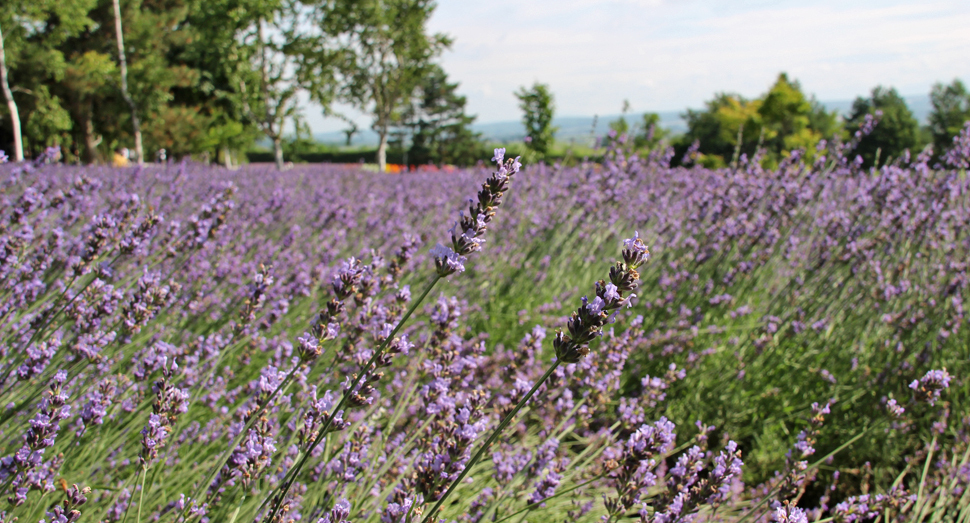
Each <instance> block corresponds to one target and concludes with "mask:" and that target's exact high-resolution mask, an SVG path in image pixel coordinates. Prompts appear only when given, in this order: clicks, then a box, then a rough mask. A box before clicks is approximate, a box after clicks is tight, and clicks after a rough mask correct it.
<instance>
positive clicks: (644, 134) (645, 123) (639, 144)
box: [633, 113, 669, 149]
mask: <svg viewBox="0 0 970 523" xmlns="http://www.w3.org/2000/svg"><path fill="white" fill-rule="evenodd" d="M668 134H669V132H668V131H667V130H666V129H664V128H663V127H660V115H659V114H657V113H643V119H642V120H641V122H640V128H639V131H638V132H637V134H636V135H635V136H634V137H633V145H634V146H635V147H636V148H638V149H653V148H655V147H656V146H657V145H658V144H659V143H660V142H661V141H663V140H664V139H666V138H667V135H668Z"/></svg>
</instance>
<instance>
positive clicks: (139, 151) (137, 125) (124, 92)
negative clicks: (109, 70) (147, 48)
mask: <svg viewBox="0 0 970 523" xmlns="http://www.w3.org/2000/svg"><path fill="white" fill-rule="evenodd" d="M114 8H115V37H116V39H117V41H118V63H119V65H120V68H121V97H122V98H124V99H125V103H127V104H128V107H130V108H131V126H132V127H133V128H134V134H135V158H136V159H137V161H138V165H143V164H144V163H145V150H144V149H143V148H142V144H141V122H140V121H139V120H138V108H137V107H136V106H135V101H134V100H133V99H132V98H131V95H129V94H128V61H127V59H126V58H125V40H124V37H123V36H122V31H121V3H120V2H119V0H114Z"/></svg>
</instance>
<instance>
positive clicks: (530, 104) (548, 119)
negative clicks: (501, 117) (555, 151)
mask: <svg viewBox="0 0 970 523" xmlns="http://www.w3.org/2000/svg"><path fill="white" fill-rule="evenodd" d="M515 97H516V98H518V99H519V108H520V109H522V112H523V115H522V123H523V124H525V132H526V138H527V140H526V146H527V147H528V148H529V149H530V150H532V151H533V152H534V153H535V154H536V155H537V156H538V157H539V158H540V159H541V158H543V157H544V156H545V155H546V154H547V153H548V152H549V146H551V145H552V143H553V140H555V134H556V131H557V129H556V128H555V127H553V125H552V117H553V115H554V114H555V110H556V108H555V103H554V100H553V96H552V92H551V91H550V90H549V86H548V85H546V84H540V83H539V82H536V83H534V84H533V85H532V88H531V89H526V88H525V87H521V88H519V90H518V91H516V93H515Z"/></svg>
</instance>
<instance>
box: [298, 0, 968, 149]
mask: <svg viewBox="0 0 970 523" xmlns="http://www.w3.org/2000/svg"><path fill="white" fill-rule="evenodd" d="M429 30H430V31H431V32H442V33H445V34H448V35H450V36H451V37H452V38H453V39H454V45H453V46H452V47H451V49H449V50H447V51H445V52H444V54H443V55H442V56H441V58H440V61H441V63H442V65H443V66H444V69H445V71H446V72H447V73H448V75H449V77H450V78H451V80H452V81H457V82H460V84H461V85H460V87H459V92H460V93H461V94H463V95H465V96H466V97H467V98H468V105H467V112H468V113H469V114H475V115H478V120H477V121H478V122H479V123H488V122H497V121H508V120H518V119H520V118H521V111H520V110H519V108H518V102H517V100H516V98H515V96H514V94H513V93H514V92H515V91H516V90H517V89H519V88H520V87H521V86H531V85H532V84H533V83H534V82H542V83H545V84H548V85H549V87H550V89H551V90H552V92H553V94H554V96H555V104H556V115H557V116H591V115H594V114H600V115H603V114H618V113H619V112H620V110H621V108H622V105H623V101H624V100H629V102H630V106H631V110H632V111H633V112H643V111H682V110H684V109H686V108H688V107H691V108H698V107H702V106H703V104H704V101H706V100H709V99H710V98H711V97H712V96H713V94H714V93H717V92H735V93H739V94H741V95H744V96H748V97H756V96H758V95H759V94H761V93H763V92H765V91H766V90H767V89H768V87H769V86H770V85H771V84H772V83H773V82H774V80H775V78H776V77H777V75H778V73H779V72H782V71H784V72H787V73H788V75H789V78H794V79H797V80H798V81H800V83H801V85H802V88H803V89H804V90H805V91H806V92H807V93H810V94H814V95H815V96H816V97H817V98H818V99H820V100H851V99H854V98H855V97H857V96H861V95H865V94H867V93H868V92H870V91H871V89H872V88H873V87H875V86H876V85H886V86H892V87H895V88H896V89H897V91H899V93H900V94H902V95H920V94H926V93H928V92H929V90H930V88H931V86H932V85H933V84H934V83H936V82H940V81H942V82H945V83H948V82H950V81H951V80H952V79H954V78H961V79H963V80H964V82H968V83H970V2H968V1H966V0H963V1H948V0H947V1H937V0H925V1H920V2H916V1H893V0H866V1H861V0H860V1H852V0H841V1H835V0H824V1H823V0H801V1H794V0H792V1H789V0H480V1H467V0H439V2H438V7H437V10H436V11H435V13H434V15H433V16H432V19H431V20H430V23H429ZM339 109H340V110H343V111H345V112H347V113H353V111H352V110H350V109H349V108H346V107H341V108H339ZM305 113H306V116H307V117H308V120H309V123H310V125H311V128H312V129H313V130H314V132H325V131H333V130H338V129H341V128H343V127H345V124H343V123H342V122H340V121H337V120H333V119H324V118H323V117H322V116H321V115H320V111H319V109H318V108H312V107H307V108H306V111H305ZM353 117H354V118H355V120H358V121H359V122H360V123H361V124H363V125H361V127H368V126H369V122H370V120H369V119H368V118H367V117H366V116H365V115H362V114H359V113H357V114H353Z"/></svg>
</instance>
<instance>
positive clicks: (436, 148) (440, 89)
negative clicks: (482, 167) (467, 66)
mask: <svg viewBox="0 0 970 523" xmlns="http://www.w3.org/2000/svg"><path fill="white" fill-rule="evenodd" d="M457 90H458V84H457V83H450V82H448V75H447V73H445V70H444V69H442V68H441V67H440V66H438V65H433V66H431V67H430V70H429V72H428V74H427V75H425V77H424V78H423V79H422V80H421V84H420V85H419V86H418V88H417V89H416V90H415V93H414V100H413V101H412V105H411V107H409V108H408V110H407V112H406V113H405V114H406V116H405V120H406V121H407V122H408V124H407V127H408V128H409V129H411V132H412V137H411V147H410V149H409V150H408V162H409V163H410V164H414V165H423V164H429V163H431V164H436V165H445V164H448V165H467V164H468V163H469V162H471V161H473V160H475V159H477V158H480V157H482V156H483V154H482V153H483V152H484V145H483V144H482V143H481V134H479V133H476V132H473V131H472V130H471V128H470V126H471V124H472V123H473V122H474V121H475V117H474V116H469V115H467V114H465V104H466V103H467V100H466V98H465V97H464V96H460V95H459V94H458V93H457Z"/></svg>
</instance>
